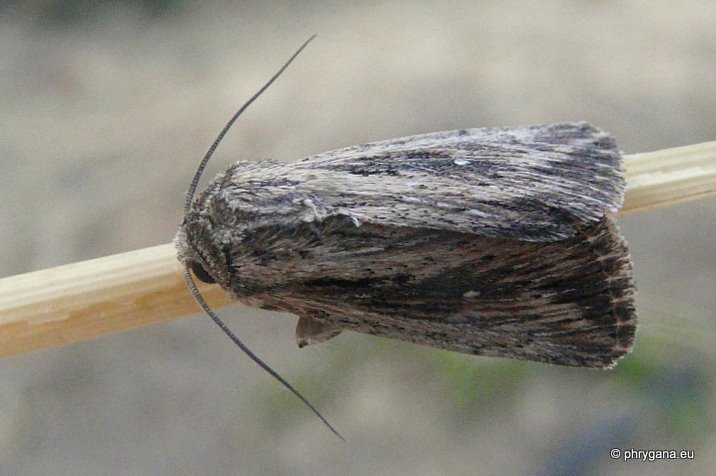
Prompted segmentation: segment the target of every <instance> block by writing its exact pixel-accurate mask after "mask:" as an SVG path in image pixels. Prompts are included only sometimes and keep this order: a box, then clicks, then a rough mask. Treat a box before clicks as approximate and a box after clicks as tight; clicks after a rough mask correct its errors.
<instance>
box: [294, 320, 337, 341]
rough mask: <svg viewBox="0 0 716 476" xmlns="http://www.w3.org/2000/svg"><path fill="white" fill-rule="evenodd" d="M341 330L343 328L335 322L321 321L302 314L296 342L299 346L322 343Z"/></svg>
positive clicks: (297, 327) (297, 328)
mask: <svg viewBox="0 0 716 476" xmlns="http://www.w3.org/2000/svg"><path fill="white" fill-rule="evenodd" d="M341 331H343V329H341V328H340V327H339V326H337V325H335V324H333V323H324V322H319V321H317V320H316V319H312V318H310V317H306V316H301V317H299V318H298V324H297V325H296V343H297V344H298V347H299V348H303V347H305V346H307V345H311V344H320V343H321V342H325V341H327V340H328V339H332V338H333V337H335V336H337V335H338V334H340V333H341Z"/></svg>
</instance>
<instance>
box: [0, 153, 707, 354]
mask: <svg viewBox="0 0 716 476" xmlns="http://www.w3.org/2000/svg"><path fill="white" fill-rule="evenodd" d="M625 163H626V169H627V194H626V200H625V202H624V207H623V209H622V210H621V212H620V213H626V212H631V211H636V210H644V209H648V208H654V207H659V206H666V205H669V204H672V203H677V202H682V201H685V200H691V199H695V198H699V197H704V196H707V195H711V194H715V193H716V142H708V143H704V144H696V145H691V146H686V147H678V148H674V149H667V150H660V151H657V152H649V153H644V154H633V155H628V156H626V157H625ZM199 284H200V289H201V291H202V293H203V294H204V295H205V297H206V299H207V301H208V302H209V303H210V304H211V306H213V307H214V308H221V307H224V306H228V305H229V304H231V303H232V300H231V299H230V298H229V297H228V296H227V295H226V294H225V293H224V292H223V291H222V290H221V289H220V288H219V287H218V286H209V285H203V284H201V283H199ZM198 313H199V308H198V306H197V304H196V303H195V302H194V300H193V298H192V296H191V294H190V293H189V292H188V290H187V289H186V285H185V283H184V280H183V279H182V275H181V268H180V265H179V262H178V261H177V259H176V253H175V251H174V246H173V245H171V244H166V245H160V246H154V247H152V248H146V249H143V250H137V251H130V252H128V253H122V254H118V255H114V256H107V257H104V258H99V259H94V260H89V261H83V262H80V263H73V264H69V265H65V266H59V267H57V268H52V269H46V270H42V271H35V272H32V273H27V274H21V275H18V276H12V277H9V278H4V279H0V356H9V355H16V354H21V353H24V352H29V351H33V350H39V349H47V348H51V347H57V346H61V345H65V344H70V343H72V342H78V341H82V340H85V339H90V338H93V337H98V336H102V335H106V334H112V333H115V332H121V331H125V330H129V329H134V328H137V327H142V326H147V325H151V324H156V323H159V322H164V321H170V320H173V319H178V318H180V317H184V316H188V315H194V314H198Z"/></svg>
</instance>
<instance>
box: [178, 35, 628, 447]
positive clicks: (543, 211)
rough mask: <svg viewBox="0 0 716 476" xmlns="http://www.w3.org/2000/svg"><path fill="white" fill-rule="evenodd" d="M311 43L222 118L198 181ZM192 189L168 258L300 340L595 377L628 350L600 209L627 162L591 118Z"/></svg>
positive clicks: (432, 138)
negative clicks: (360, 337) (246, 114)
mask: <svg viewBox="0 0 716 476" xmlns="http://www.w3.org/2000/svg"><path fill="white" fill-rule="evenodd" d="M308 41H310V39H309V40H308ZM307 43H308V42H306V43H305V44H304V45H303V46H302V47H301V48H300V49H299V50H298V51H297V52H296V53H295V54H294V56H293V57H292V58H291V59H290V60H289V61H288V62H287V63H286V64H285V65H284V66H283V68H282V69H281V70H279V72H278V73H277V74H276V75H274V77H273V78H271V80H270V81H269V82H268V83H267V84H266V85H265V86H264V87H263V88H262V89H261V90H260V91H259V93H257V94H256V95H255V96H254V97H253V98H252V99H251V100H249V102H247V104H245V105H244V106H243V107H242V108H241V109H240V110H239V112H238V113H237V114H236V115H235V116H234V117H233V118H232V120H231V121H230V122H229V124H227V126H226V128H225V129H224V130H223V131H222V133H221V134H220V135H219V137H218V138H217V141H216V142H215V143H214V144H213V145H212V147H211V148H210V149H209V152H208V153H207V156H206V157H205V158H204V161H203V162H202V164H201V165H200V167H199V171H198V172H197V174H200V173H201V171H202V170H203V168H204V165H205V163H206V161H207V160H208V158H209V157H210V156H211V154H212V153H213V151H214V149H215V148H216V145H218V141H220V140H221V138H222V137H223V135H224V134H225V133H226V131H227V130H228V128H229V127H230V126H231V124H232V123H233V121H234V120H235V119H236V118H237V117H238V115H239V114H241V112H243V110H244V109H245V108H246V107H247V106H248V104H250V103H251V102H252V101H253V100H254V99H255V98H256V97H257V96H258V95H259V94H260V93H261V92H263V91H264V90H265V89H266V88H267V87H268V86H269V85H270V84H271V83H272V82H273V81H274V80H275V79H276V77H277V76H278V75H279V74H280V73H281V72H282V71H283V69H285V68H286V67H287V66H288V64H289V63H290V62H291V61H292V60H293V59H294V58H295V56H296V55H297V54H298V53H299V52H300V51H301V50H302V49H303V48H304V47H305V46H306V44H307ZM197 181H198V175H197V176H195V179H194V181H193V182H192V186H191V187H190V191H189V194H188V196H187V204H186V209H185V217H184V221H183V223H182V224H181V226H180V228H179V231H178V233H177V236H176V238H175V243H176V246H177V250H178V256H179V259H180V261H181V262H182V263H183V264H184V265H185V268H190V269H191V270H192V271H193V272H194V274H195V275H196V276H197V277H198V278H199V279H201V280H202V281H206V282H215V283H217V284H219V285H220V286H221V287H222V288H224V289H225V290H226V291H228V292H229V293H231V294H232V295H233V296H234V297H235V298H236V299H237V300H239V301H242V302H244V303H246V304H249V305H253V306H257V307H260V308H263V309H270V310H280V311H285V312H290V313H292V314H295V315H297V316H298V317H299V321H298V326H297V333H296V334H297V335H296V337H297V340H298V344H299V346H304V345H307V344H312V343H316V342H322V341H324V340H326V339H330V338H332V337H334V336H336V335H338V334H339V333H340V332H342V331H344V330H352V331H357V332H362V333H367V334H374V335H378V336H384V337H390V338H396V339H401V340H407V341H410V342H415V343H418V344H425V345H429V346H433V347H439V348H442V349H447V350H451V351H456V352H463V353H469V354H476V355H486V356H495V357H511V358H517V359H524V360H531V361H537V362H546V363H552V364H559V365H572V366H584V367H598V368H609V367H612V366H613V365H615V363H616V361H617V360H618V359H619V358H620V357H622V356H623V355H625V354H626V353H627V352H629V351H630V349H631V347H632V344H633V339H634V333H635V330H636V311H635V307H634V284H633V280H632V274H631V263H630V258H629V252H628V249H627V245H626V243H625V241H624V240H623V239H622V238H621V237H620V235H619V232H618V229H617V227H616V225H615V224H614V222H613V219H612V218H611V217H610V216H609V212H615V211H617V209H618V208H619V206H620V205H621V203H622V200H623V194H624V187H625V181H624V171H623V165H622V157H621V153H620V151H619V149H618V148H617V146H616V143H615V141H614V139H613V137H612V136H611V135H609V134H608V133H606V132H604V131H601V130H600V129H598V128H596V127H593V126H591V125H589V124H587V123H584V122H579V123H559V124H548V125H536V126H520V127H510V128H481V129H461V130H454V131H446V132H437V133H430V134H421V135H415V136H411V137H404V138H400V139H391V140H384V141H380V142H374V143H370V144H365V145H361V146H355V147H348V148H344V149H339V150H335V151H331V152H326V153H323V154H319V155H316V156H312V157H308V158H306V159H303V160H301V161H298V162H293V163H281V162H273V161H239V162H236V163H235V164H233V165H232V166H231V167H229V169H228V170H227V171H226V172H225V173H223V174H219V175H218V176H217V177H216V178H214V179H213V180H212V181H211V183H210V184H209V185H208V186H207V188H206V189H205V190H204V191H203V192H202V193H200V194H199V195H198V196H197V197H196V198H195V199H193V192H194V189H195V188H196V182H197ZM185 277H186V278H187V281H188V282H191V276H190V275H189V273H188V271H186V272H185ZM191 284H192V285H193V282H192V283H191ZM193 292H194V295H195V296H196V297H197V299H199V300H200V303H201V304H202V306H203V307H204V308H205V309H206V310H207V312H208V313H210V315H211V316H212V318H213V319H214V320H215V321H217V320H218V317H216V316H215V315H214V314H213V313H212V312H211V311H210V309H209V308H208V306H207V305H206V303H205V302H203V300H201V298H200V296H199V294H198V291H196V288H194V289H193ZM217 323H220V321H218V322H217ZM219 325H221V326H222V329H223V330H224V331H225V332H227V333H228V334H229V335H230V337H231V338H232V339H233V340H234V341H235V342H236V343H237V344H238V345H239V346H240V347H241V348H242V349H243V350H244V351H245V352H247V353H248V354H249V356H250V357H251V358H252V359H254V360H255V361H256V362H258V363H259V365H261V366H262V367H263V368H264V369H266V370H267V371H269V372H270V373H271V374H272V375H273V376H274V377H276V378H278V379H279V380H280V381H281V382H282V383H283V384H284V385H286V386H287V387H288V388H289V389H290V390H291V391H292V392H294V393H295V394H296V395H298V396H299V398H301V399H302V400H303V401H304V402H305V403H307V404H308V405H309V406H310V407H311V409H312V410H313V411H314V412H315V413H316V414H317V415H318V416H319V417H320V418H321V419H322V420H323V421H324V423H326V424H327V425H328V426H329V427H330V428H331V430H332V431H334V432H335V433H336V434H338V433H337V432H336V431H335V430H334V429H333V428H332V427H331V426H330V424H328V422H327V421H326V420H325V419H324V418H323V417H322V416H321V415H320V414H319V413H318V412H317V411H316V410H315V408H313V407H312V406H311V405H310V404H309V403H308V402H307V401H306V400H305V399H304V398H303V397H302V396H301V395H300V394H299V393H298V392H297V391H296V390H295V389H293V387H291V386H290V385H289V384H288V383H287V382H286V381H285V380H283V379H282V378H281V377H280V376H279V375H278V374H276V373H275V372H274V371H273V370H271V369H270V368H269V367H268V366H267V365H266V364H264V363H263V362H262V361H260V360H259V359H258V358H257V357H256V356H255V355H253V354H252V353H251V352H250V351H249V350H248V349H247V348H246V347H245V346H244V345H243V343H241V341H239V340H238V339H237V338H236V336H234V335H233V334H232V333H231V331H229V330H228V328H226V326H225V325H224V324H223V323H220V324H219ZM339 436H340V435H339Z"/></svg>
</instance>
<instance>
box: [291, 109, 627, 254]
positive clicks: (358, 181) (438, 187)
mask: <svg viewBox="0 0 716 476" xmlns="http://www.w3.org/2000/svg"><path fill="white" fill-rule="evenodd" d="M290 167H291V172H290V175H291V177H292V178H294V179H295V180H296V181H297V184H296V189H295V190H296V192H298V194H302V196H304V197H307V200H306V201H305V203H307V204H308V205H309V206H310V207H311V208H312V209H313V211H315V214H316V216H317V217H319V218H320V217H324V216H330V215H333V214H343V215H347V216H350V217H351V218H352V219H353V220H354V221H355V223H357V224H358V223H375V224H380V225H386V226H411V227H427V228H432V229H445V230H453V231H459V232H463V233H473V234H478V235H482V236H488V237H501V238H515V239H520V240H529V241H553V240H558V239H563V238H566V237H569V236H573V235H574V234H575V233H576V230H577V228H578V227H579V225H580V223H584V222H587V223H595V222H598V221H599V220H600V219H601V218H602V217H603V216H604V214H605V213H606V212H607V211H616V210H617V209H618V208H619V207H620V206H621V203H622V199H623V192H624V186H625V181H624V176H623V167H622V158H621V154H620V152H619V150H618V148H617V146H616V143H615V141H614V138H613V137H612V136H611V135H609V134H608V133H606V132H604V131H601V130H600V129H598V128H596V127H593V126H591V125H589V124H587V123H584V122H581V123H562V124H550V125H541V126H523V127H513V128H482V129H462V130H455V131H446V132H437V133H432V134H423V135H417V136H412V137H405V138H402V139H392V140H386V141H381V142H374V143H371V144H366V145H363V146H356V147H349V148H345V149H340V150H335V151H332V152H326V153H324V154H320V155H317V156H313V157H309V158H307V159H304V160H303V161H300V162H296V163H294V164H290Z"/></svg>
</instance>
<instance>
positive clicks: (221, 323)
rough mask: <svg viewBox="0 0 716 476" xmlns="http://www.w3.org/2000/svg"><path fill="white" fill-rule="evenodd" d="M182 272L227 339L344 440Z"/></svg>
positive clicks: (200, 303)
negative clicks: (250, 345)
mask: <svg viewBox="0 0 716 476" xmlns="http://www.w3.org/2000/svg"><path fill="white" fill-rule="evenodd" d="M183 274H184V280H185V281H186V284H187V286H189V289H190V290H191V294H192V295H193V296H194V299H196V302H198V303H199V305H200V306H201V307H202V308H203V309H204V311H205V312H206V313H207V314H208V315H209V317H211V320H212V321H214V323H215V324H216V325H217V326H219V328H220V329H221V330H222V331H224V334H226V335H227V336H229V339H231V340H232V341H234V344H236V345H237V346H238V347H239V349H241V350H242V351H243V352H244V354H246V355H248V356H249V358H250V359H251V360H253V361H254V362H256V363H257V364H258V366H259V367H261V368H262V369H264V370H265V371H266V372H268V374H269V375H271V376H272V377H273V378H275V379H276V380H278V381H279V382H280V383H281V385H283V386H284V387H286V389H288V390H289V391H290V392H291V393H293V394H294V395H295V396H297V397H298V398H299V400H301V401H302V402H303V403H305V404H306V406H307V407H308V408H310V409H311V411H312V412H313V413H314V414H315V415H316V416H317V417H318V418H319V419H320V420H321V421H322V422H323V424H324V425H326V426H327V427H328V429H329V430H331V431H332V432H333V434H334V435H336V436H337V437H338V438H340V439H341V440H343V441H346V439H345V438H344V437H343V435H341V434H340V433H339V432H338V430H336V429H335V428H334V427H333V425H331V424H330V423H329V422H328V420H327V419H326V418H325V417H324V416H323V415H321V412H319V411H318V410H317V409H316V407H314V406H313V405H312V404H311V402H309V401H308V400H307V399H306V397H304V396H303V395H301V393H300V392H299V391H298V390H296V389H295V388H294V387H293V385H291V384H290V383H288V381H287V380H286V379H284V378H283V377H281V375H280V374H279V373H278V372H276V371H275V370H274V369H272V368H271V367H269V365H268V364H267V363H266V362H264V361H263V360H261V358H259V356H257V355H256V354H254V353H253V351H252V350H251V349H249V348H248V347H247V346H246V344H244V343H243V342H242V341H241V339H239V338H238V337H237V336H236V334H234V332H233V331H232V330H231V329H229V328H228V327H227V325H226V324H225V323H224V321H222V320H221V318H219V316H217V315H216V313H214V311H213V310H212V309H211V308H210V307H209V304H207V302H206V301H205V300H204V296H202V295H201V293H200V292H199V289H197V287H196V283H195V282H194V279H193V278H192V277H191V274H190V273H189V270H188V269H187V268H184V269H183Z"/></svg>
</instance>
